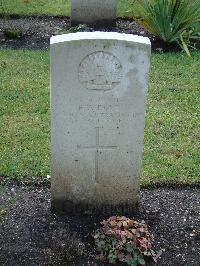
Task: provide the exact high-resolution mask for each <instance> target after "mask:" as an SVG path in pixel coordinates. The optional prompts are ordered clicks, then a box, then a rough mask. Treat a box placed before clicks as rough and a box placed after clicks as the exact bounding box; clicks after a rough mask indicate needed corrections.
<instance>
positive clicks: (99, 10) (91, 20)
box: [71, 0, 117, 26]
mask: <svg viewBox="0 0 200 266" xmlns="http://www.w3.org/2000/svg"><path fill="white" fill-rule="evenodd" d="M116 8H117V2H116V0H104V1H98V0H72V1H71V24H72V26H76V25H78V24H89V25H96V26H104V25H106V26H112V25H113V24H114V23H115V19H116Z"/></svg>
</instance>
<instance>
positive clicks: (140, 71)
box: [51, 32, 150, 213]
mask: <svg viewBox="0 0 200 266" xmlns="http://www.w3.org/2000/svg"><path fill="white" fill-rule="evenodd" d="M149 59H150V41H149V39H148V38H144V37H138V36H133V35H126V34H120V33H103V32H90V33H88V32H82V33H72V34H66V35H60V36H55V37H52V38H51V119H52V125H51V135H52V207H53V208H55V209H65V210H66V211H68V212H71V211H73V210H74V211H78V212H81V211H84V210H93V209H94V210H101V211H103V212H107V213H111V212H112V210H113V211H114V210H118V211H132V210H133V209H134V208H135V205H136V204H137V200H138V198H137V195H138V183H139V178H140V170H141V159H142V149H143V136H144V124H145V111H146V98H147V83H148V72H149Z"/></svg>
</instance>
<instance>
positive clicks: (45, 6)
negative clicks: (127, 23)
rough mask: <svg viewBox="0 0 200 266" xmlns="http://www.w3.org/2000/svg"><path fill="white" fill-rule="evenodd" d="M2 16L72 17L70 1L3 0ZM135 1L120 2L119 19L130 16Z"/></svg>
mask: <svg viewBox="0 0 200 266" xmlns="http://www.w3.org/2000/svg"><path fill="white" fill-rule="evenodd" d="M1 1H2V5H0V13H1V14H16V15H61V16H70V13H71V10H70V8H71V1H70V0H1ZM132 9H133V0H126V1H124V0H118V12H117V15H118V16H119V17H126V16H128V15H130V12H129V11H130V10H132Z"/></svg>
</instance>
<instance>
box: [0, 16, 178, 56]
mask: <svg viewBox="0 0 200 266" xmlns="http://www.w3.org/2000/svg"><path fill="white" fill-rule="evenodd" d="M6 29H17V30H20V31H21V32H22V36H21V37H19V38H16V39H11V38H6V36H5V34H4V31H5V30H6ZM69 29H70V20H69V18H65V17H51V16H41V17H33V16H29V17H20V16H10V17H7V18H4V17H0V48H1V49H4V48H12V49H42V50H48V49H49V40H50V37H51V36H52V35H56V34H62V33H66V32H67V31H68V30H69ZM85 30H86V31H94V30H101V31H115V32H121V33H128V34H136V35H141V36H147V37H149V38H150V40H151V43H152V50H153V51H156V52H165V51H179V50H180V48H179V47H177V46H176V45H170V46H168V45H167V46H166V45H165V44H164V43H163V42H162V41H161V40H159V39H157V38H155V37H154V36H152V35H150V34H148V33H147V32H145V30H144V29H143V28H142V27H141V26H140V25H139V24H137V23H136V22H134V21H133V20H129V19H121V18H119V19H117V22H116V27H114V28H105V27H104V28H100V29H99V28H98V29H95V28H90V27H87V28H86V29H85Z"/></svg>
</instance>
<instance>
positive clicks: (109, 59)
mask: <svg viewBox="0 0 200 266" xmlns="http://www.w3.org/2000/svg"><path fill="white" fill-rule="evenodd" d="M78 75H79V81H80V82H81V83H83V84H84V85H85V87H86V88H87V89H88V90H96V91H109V90H112V89H114V88H115V87H116V86H117V85H118V84H119V83H120V82H121V79H122V65H121V63H120V61H119V60H118V58H117V57H115V56H114V55H112V54H111V53H107V52H103V51H102V52H95V53H92V54H90V55H88V56H86V57H85V58H84V59H83V60H82V61H81V63H80V65H79V70H78Z"/></svg>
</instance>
